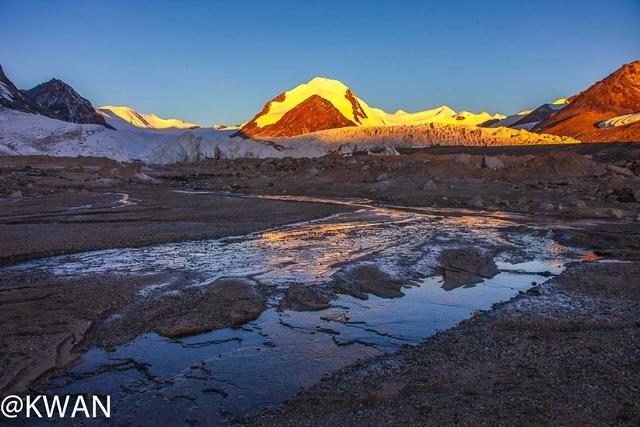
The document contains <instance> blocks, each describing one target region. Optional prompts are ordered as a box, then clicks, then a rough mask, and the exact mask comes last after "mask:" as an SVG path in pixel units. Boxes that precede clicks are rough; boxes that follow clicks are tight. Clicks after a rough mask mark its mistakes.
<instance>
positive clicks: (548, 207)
mask: <svg viewBox="0 0 640 427" xmlns="http://www.w3.org/2000/svg"><path fill="white" fill-rule="evenodd" d="M554 208H555V206H554V205H553V203H549V202H542V203H540V206H538V210H541V211H552V210H553V209H554Z"/></svg>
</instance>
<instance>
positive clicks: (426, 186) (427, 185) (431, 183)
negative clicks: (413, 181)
mask: <svg viewBox="0 0 640 427" xmlns="http://www.w3.org/2000/svg"><path fill="white" fill-rule="evenodd" d="M436 187H437V185H436V183H435V182H434V181H433V180H432V179H430V180H429V181H427V182H425V183H424V185H423V186H422V191H431V190H435V188H436Z"/></svg>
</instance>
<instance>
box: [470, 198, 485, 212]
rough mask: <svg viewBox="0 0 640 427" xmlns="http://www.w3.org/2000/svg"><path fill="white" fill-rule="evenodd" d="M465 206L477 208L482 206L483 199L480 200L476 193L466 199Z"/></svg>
mask: <svg viewBox="0 0 640 427" xmlns="http://www.w3.org/2000/svg"><path fill="white" fill-rule="evenodd" d="M467 206H469V207H470V208H478V209H479V208H482V207H484V201H483V200H482V197H480V196H477V195H476V196H473V197H472V198H470V199H469V200H467Z"/></svg>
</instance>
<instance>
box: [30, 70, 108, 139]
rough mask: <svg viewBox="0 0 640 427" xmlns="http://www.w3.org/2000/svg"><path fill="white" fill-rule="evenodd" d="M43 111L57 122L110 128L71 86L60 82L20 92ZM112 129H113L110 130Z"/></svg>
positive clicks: (51, 82)
mask: <svg viewBox="0 0 640 427" xmlns="http://www.w3.org/2000/svg"><path fill="white" fill-rule="evenodd" d="M21 92H22V93H23V94H24V95H25V96H27V97H28V98H30V99H31V100H33V101H34V102H35V103H36V104H38V105H39V106H40V108H42V109H43V110H46V111H48V112H50V113H52V115H53V117H54V118H56V119H58V120H63V121H65V122H71V123H84V124H97V125H101V126H104V127H108V128H111V126H109V125H108V124H107V122H106V121H105V119H104V117H102V116H101V115H99V114H98V113H96V111H95V108H94V107H93V105H91V102H89V101H88V100H87V99H85V98H83V97H82V96H80V95H79V94H78V92H76V91H75V90H74V89H73V88H72V87H71V86H69V85H68V84H67V83H65V82H63V81H62V80H58V79H51V80H49V81H48V82H46V83H41V84H39V85H38V86H36V87H34V88H32V89H29V90H23V91H21ZM111 129H113V128H111Z"/></svg>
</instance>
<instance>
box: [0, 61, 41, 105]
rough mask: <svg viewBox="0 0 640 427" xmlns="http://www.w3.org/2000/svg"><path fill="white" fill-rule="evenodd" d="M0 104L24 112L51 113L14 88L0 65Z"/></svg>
mask: <svg viewBox="0 0 640 427" xmlns="http://www.w3.org/2000/svg"><path fill="white" fill-rule="evenodd" d="M0 106H2V107H5V108H10V109H12V110H16V111H23V112H25V113H33V114H42V115H45V116H52V114H51V113H49V112H48V111H46V110H45V109H43V108H42V107H40V106H39V105H38V104H36V103H35V102H34V101H33V100H31V99H30V98H28V97H27V96H25V95H24V94H23V93H22V92H20V91H19V90H18V88H16V86H15V85H14V84H13V82H12V81H11V80H9V78H8V77H7V75H6V74H5V73H4V71H3V69H2V66H1V65H0Z"/></svg>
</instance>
